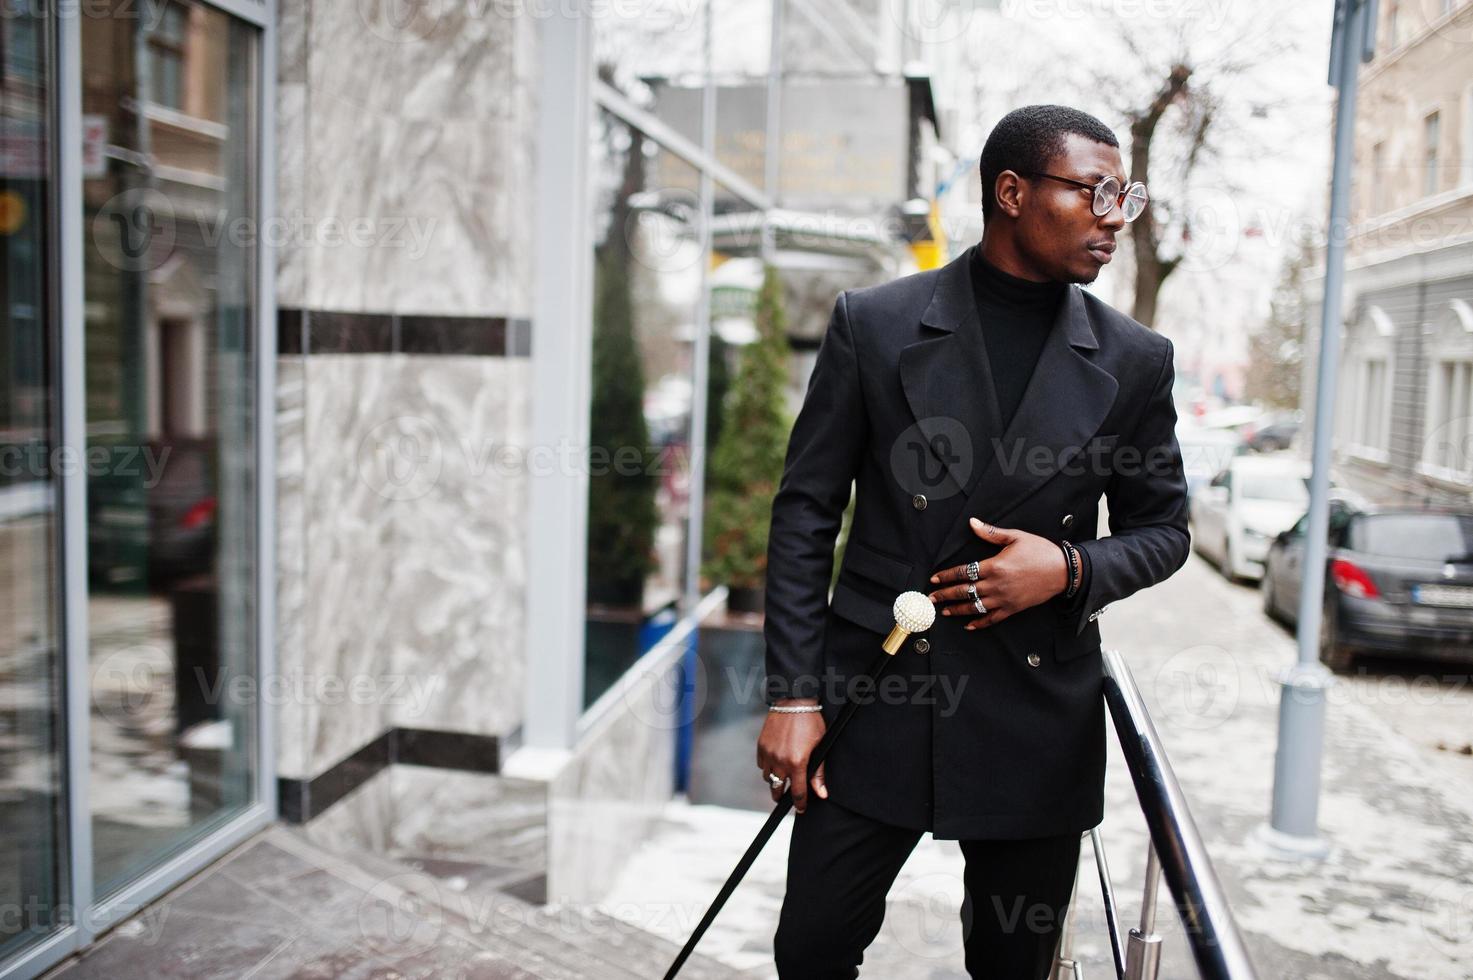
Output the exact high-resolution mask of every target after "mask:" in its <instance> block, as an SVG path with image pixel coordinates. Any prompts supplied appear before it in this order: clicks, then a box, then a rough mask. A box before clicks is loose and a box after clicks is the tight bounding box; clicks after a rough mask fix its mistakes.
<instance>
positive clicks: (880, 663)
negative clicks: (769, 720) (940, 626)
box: [665, 592, 936, 980]
mask: <svg viewBox="0 0 1473 980" xmlns="http://www.w3.org/2000/svg"><path fill="white" fill-rule="evenodd" d="M892 612H893V613H894V615H895V626H894V627H893V628H892V629H891V630H890V635H889V636H886V637H885V642H884V643H883V644H881V647H882V648H883V651H882V652H881V653H880V655H879V656H878V657H876V658H875V660H874V662H873V663H872V664H870V669H869V671H868V672H867V673H866V674H865V677H867V678H869V679H870V680H874V679H876V678H878V677H879V676H880V674H882V673H883V672H884V670H885V668H886V667H888V666H889V665H890V658H891V657H893V656H894V655H895V653H896V651H898V650H899V649H900V645H901V644H902V643H904V642H905V638H906V637H908V636H910V634H912V633H920V632H923V631H925V630H928V629H930V628H931V624H932V623H934V622H935V621H936V607H935V606H933V605H932V604H931V600H930V598H929V597H927V596H926V594H925V593H923V592H902V593H900V595H898V596H896V597H895V605H894V606H893V608H892ZM858 707H859V702H858V701H846V702H845V703H844V707H843V708H841V709H840V710H839V717H837V718H835V719H834V723H833V724H832V725H830V726H829V727H828V729H827V730H825V731H824V733H823V738H821V739H819V740H818V744H817V745H815V746H814V747H813V751H812V753H810V754H809V756H808V779H809V782H810V784H811V783H812V780H813V775H814V773H816V772H818V766H819V764H820V763H821V762H823V760H824V756H826V755H828V754H829V749H830V748H831V747H832V746H833V744H834V740H835V739H837V738H838V737H839V733H840V732H841V731H843V730H844V726H845V725H846V724H848V723H849V718H850V716H851V715H853V714H854V709H856V708H858ZM792 807H793V790H792V787H791V785H790V786H789V788H788V789H785V790H783V795H782V796H781V797H780V798H779V799H778V801H777V806H775V807H773V808H772V813H771V814H770V815H769V816H768V817H767V822H766V823H764V824H763V825H762V829H761V830H759V831H757V836H756V837H755V838H753V840H752V843H751V844H749V845H748V846H747V852H746V853H745V854H743V855H742V859H741V860H740V861H738V862H737V865H736V867H735V868H733V869H732V872H731V875H730V876H729V877H728V878H727V879H726V884H724V885H722V886H721V891H719V892H717V893H716V900H715V901H714V902H712V903H711V907H710V908H709V909H707V910H706V914H705V915H704V916H702V917H701V921H700V924H699V925H697V926H696V931H695V932H693V933H691V937H690V939H688V940H686V942H685V948H683V949H682V950H681V951H680V955H679V956H677V957H675V962H674V963H672V964H670V969H668V970H666V971H665V980H672V978H673V977H674V976H675V975H676V974H677V973H679V972H680V968H681V967H682V966H684V965H685V961H686V960H687V959H689V958H690V954H691V952H692V951H693V950H694V949H695V948H696V943H698V942H700V941H701V937H702V936H703V935H705V934H706V929H707V928H708V927H709V926H710V925H711V923H712V921H713V920H715V918H716V914H717V913H718V912H720V911H721V907H722V906H723V905H725V904H726V900H727V899H728V898H730V897H731V893H732V892H734V891H736V886H737V885H738V884H739V883H740V882H741V880H742V877H743V876H744V875H746V873H747V869H748V868H750V867H751V866H752V862H753V861H755V860H757V855H758V854H760V853H761V852H762V848H763V847H764V846H765V845H766V844H767V841H768V839H769V838H770V837H772V834H773V832H774V831H776V830H777V825H778V824H779V823H781V822H782V819H783V817H785V816H787V813H788V811H789V810H790V809H792Z"/></svg>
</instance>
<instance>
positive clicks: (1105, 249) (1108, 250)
mask: <svg viewBox="0 0 1473 980" xmlns="http://www.w3.org/2000/svg"><path fill="white" fill-rule="evenodd" d="M1086 247H1087V248H1088V249H1089V250H1090V252H1091V253H1092V254H1093V255H1094V257H1095V258H1097V259H1099V260H1100V261H1101V262H1109V261H1110V256H1112V255H1114V254H1115V243H1114V242H1095V243H1093V244H1091V245H1088V246H1086Z"/></svg>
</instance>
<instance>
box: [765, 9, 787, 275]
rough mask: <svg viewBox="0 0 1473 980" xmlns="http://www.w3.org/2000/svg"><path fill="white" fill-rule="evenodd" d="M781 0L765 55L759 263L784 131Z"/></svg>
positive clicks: (770, 246) (768, 240)
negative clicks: (763, 200) (764, 202)
mask: <svg viewBox="0 0 1473 980" xmlns="http://www.w3.org/2000/svg"><path fill="white" fill-rule="evenodd" d="M782 105H783V0H772V30H771V36H770V38H769V51H768V55H767V130H766V133H767V135H766V139H765V140H764V141H763V146H762V154H763V157H762V185H763V186H762V192H763V193H764V194H766V195H767V201H768V206H767V209H766V210H765V211H763V212H762V253H761V254H762V264H763V265H770V264H771V263H772V256H773V252H774V251H776V248H777V246H776V242H775V241H774V237H775V236H774V234H773V228H772V210H773V208H775V207H777V205H778V193H777V182H778V180H779V179H780V174H781V169H780V166H779V165H780V163H781V156H782V138H783V136H782V134H783V117H782Z"/></svg>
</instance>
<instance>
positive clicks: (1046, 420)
mask: <svg viewBox="0 0 1473 980" xmlns="http://www.w3.org/2000/svg"><path fill="white" fill-rule="evenodd" d="M976 247H977V246H975V245H974V246H972V248H976ZM971 260H972V249H968V250H966V251H965V252H963V253H962V254H961V255H960V256H958V257H957V258H956V259H953V260H952V261H951V262H950V263H949V264H948V265H947V266H946V267H945V268H943V269H942V271H941V275H940V276H939V277H938V279H937V283H936V290H935V292H934V294H933V295H932V298H931V302H930V304H929V305H928V307H927V309H926V312H925V315H924V316H923V317H922V320H921V322H922V323H923V324H924V325H925V327H927V328H929V330H928V332H931V331H934V332H935V335H934V336H926V337H923V338H922V339H921V340H919V341H916V342H915V343H913V344H910V345H908V346H907V347H905V348H904V349H903V350H902V351H901V354H900V379H901V385H902V386H903V388H904V390H905V397H906V401H907V402H908V403H909V405H910V408H911V411H912V412H913V413H914V414H915V416H916V421H917V423H919V425H918V428H919V429H920V430H921V432H922V433H923V434H924V435H925V437H926V440H925V441H926V442H927V443H928V445H929V447H930V449H931V453H932V456H933V457H934V458H935V460H936V462H937V463H939V464H940V465H942V466H944V467H945V475H946V477H947V480H946V482H943V483H942V484H941V485H939V486H938V488H937V491H936V492H937V495H938V496H939V497H943V498H947V499H948V500H949V498H950V497H951V495H954V494H960V495H961V496H962V498H963V502H962V504H961V506H960V509H959V510H957V511H956V512H955V513H954V514H953V515H952V516H951V517H950V518H948V519H947V523H946V524H945V525H944V527H945V528H946V530H945V533H944V536H943V537H942V540H941V542H940V544H939V545H938V546H936V547H935V550H934V558H933V561H932V563H931V566H930V569H928V571H929V570H934V569H936V568H940V567H944V566H945V565H946V564H947V563H948V560H949V559H950V558H951V557H952V556H953V555H955V554H956V552H957V551H958V550H960V549H961V548H963V547H965V546H966V545H967V544H968V543H969V542H971V541H976V540H977V538H976V535H975V534H974V533H973V532H972V529H971V527H970V525H969V524H968V518H971V517H980V518H982V519H983V520H985V521H989V522H992V523H996V524H1001V525H1003V526H1004V527H1005V526H1007V521H1006V518H1007V517H1008V515H1009V514H1010V513H1011V512H1012V510H1013V509H1014V508H1015V507H1017V506H1018V505H1019V504H1020V503H1022V502H1023V501H1024V500H1026V499H1027V498H1028V496H1029V495H1030V494H1031V493H1032V492H1033V491H1035V490H1036V489H1037V488H1038V487H1039V486H1041V485H1042V484H1043V483H1044V482H1045V481H1046V480H1048V479H1049V478H1050V477H1051V476H1053V475H1054V474H1055V473H1057V472H1058V471H1059V469H1060V468H1061V467H1068V466H1070V464H1071V462H1072V461H1073V460H1074V458H1075V457H1076V456H1078V455H1079V453H1080V452H1081V451H1082V448H1083V446H1084V444H1085V442H1086V441H1087V440H1088V439H1089V438H1090V437H1091V436H1092V435H1094V433H1095V432H1096V431H1098V429H1099V427H1100V425H1101V424H1102V423H1103V422H1104V420H1105V416H1106V415H1107V414H1108V413H1109V411H1110V407H1111V405H1113V404H1114V401H1115V393H1116V391H1117V390H1118V388H1119V383H1118V382H1117V381H1116V380H1115V377H1114V376H1113V375H1111V374H1110V373H1109V372H1108V371H1106V370H1104V369H1103V368H1101V367H1098V366H1096V365H1095V364H1094V363H1093V362H1092V361H1091V360H1090V359H1089V356H1088V354H1087V353H1086V352H1087V351H1091V350H1097V349H1098V348H1099V343H1098V341H1097V340H1096V338H1095V334H1094V329H1093V327H1092V326H1091V324H1090V320H1089V313H1088V310H1087V309H1086V308H1085V304H1084V296H1083V294H1082V291H1081V290H1080V288H1079V287H1078V286H1070V287H1069V289H1068V290H1067V291H1066V293H1065V295H1064V299H1063V301H1062V302H1060V304H1059V312H1058V316H1057V318H1056V319H1055V321H1054V323H1053V325H1052V327H1051V329H1050V330H1049V335H1048V338H1047V340H1046V341H1045V342H1044V346H1043V350H1042V351H1041V352H1040V354H1039V357H1038V365H1037V366H1036V367H1035V368H1034V371H1033V375H1032V377H1031V378H1030V379H1029V381H1028V384H1027V387H1026V388H1025V389H1024V391H1023V397H1022V400H1021V401H1020V402H1019V404H1018V409H1017V411H1016V413H1015V414H1014V416H1013V419H1012V422H1011V423H1010V424H1009V425H1008V427H1007V430H1006V431H1003V432H999V430H1000V429H1001V424H1000V423H1001V418H1002V412H1001V410H1000V408H999V406H998V403H997V392H996V389H995V388H994V385H993V380H992V367H991V365H990V364H989V362H988V360H987V348H986V345H985V344H984V343H983V341H982V333H981V331H982V326H981V324H980V323H979V321H978V317H977V307H976V302H975V300H974V298H973V291H972V277H971ZM999 367H1000V368H1001V369H1002V370H1008V369H1009V366H1008V365H1000V366H999ZM958 423H960V426H961V428H962V429H964V430H965V440H966V441H967V442H969V443H970V446H963V447H957V448H959V449H960V451H948V450H949V449H950V448H952V447H953V446H954V443H955V441H956V439H954V438H953V439H947V438H944V437H945V436H946V435H948V434H951V435H953V436H955V435H957V431H956V430H957V425H958ZM938 437H941V438H938ZM949 443H950V444H951V446H949V445H948V444H949ZM1030 457H1031V459H1030ZM931 547H932V544H931V542H927V548H928V549H930V548H931Z"/></svg>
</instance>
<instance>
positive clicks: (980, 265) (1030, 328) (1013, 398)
mask: <svg viewBox="0 0 1473 980" xmlns="http://www.w3.org/2000/svg"><path fill="white" fill-rule="evenodd" d="M1068 288H1069V285H1068V283H1062V282H1034V281H1033V280H1031V279H1020V278H1018V277H1017V276H1014V275H1010V274H1008V273H1006V272H1003V271H1002V270H1001V269H999V268H998V267H997V266H995V265H993V264H992V263H991V262H989V261H987V259H985V258H984V257H983V256H982V247H981V246H980V245H977V246H974V247H973V249H972V293H973V296H974V298H975V299H976V302H977V319H978V320H979V321H980V322H981V324H982V341H983V343H985V344H986V345H987V361H988V363H989V364H990V365H991V366H992V384H993V387H994V389H995V390H996V391H997V407H998V409H999V410H1001V412H1002V427H1003V428H1004V429H1006V428H1007V427H1008V424H1009V423H1011V422H1012V420H1013V416H1014V415H1015V414H1016V413H1017V411H1018V403H1019V402H1021V401H1022V400H1023V390H1024V389H1025V388H1027V387H1028V379H1029V378H1031V377H1032V376H1033V369H1034V368H1035V367H1036V366H1037V365H1038V355H1039V354H1040V353H1042V351H1043V344H1044V341H1046V340H1047V339H1048V334H1049V331H1050V330H1051V329H1052V328H1053V325H1054V317H1055V315H1056V314H1057V313H1058V311H1059V303H1060V301H1062V300H1063V298H1064V292H1065V291H1066V290H1067V289H1068ZM1078 554H1079V560H1080V562H1081V564H1083V566H1084V570H1083V576H1082V578H1081V580H1080V583H1079V591H1078V592H1076V593H1075V594H1074V597H1073V598H1072V599H1065V598H1064V595H1063V593H1062V592H1061V593H1059V594H1058V595H1057V596H1055V597H1054V599H1053V600H1051V601H1053V602H1055V603H1057V604H1058V605H1059V606H1060V607H1061V609H1062V610H1063V611H1064V612H1068V613H1073V612H1076V611H1078V610H1079V608H1080V606H1081V605H1082V604H1083V602H1084V597H1085V594H1086V593H1087V592H1088V591H1089V558H1088V557H1087V556H1086V555H1085V553H1084V551H1083V549H1079V550H1078Z"/></svg>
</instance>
